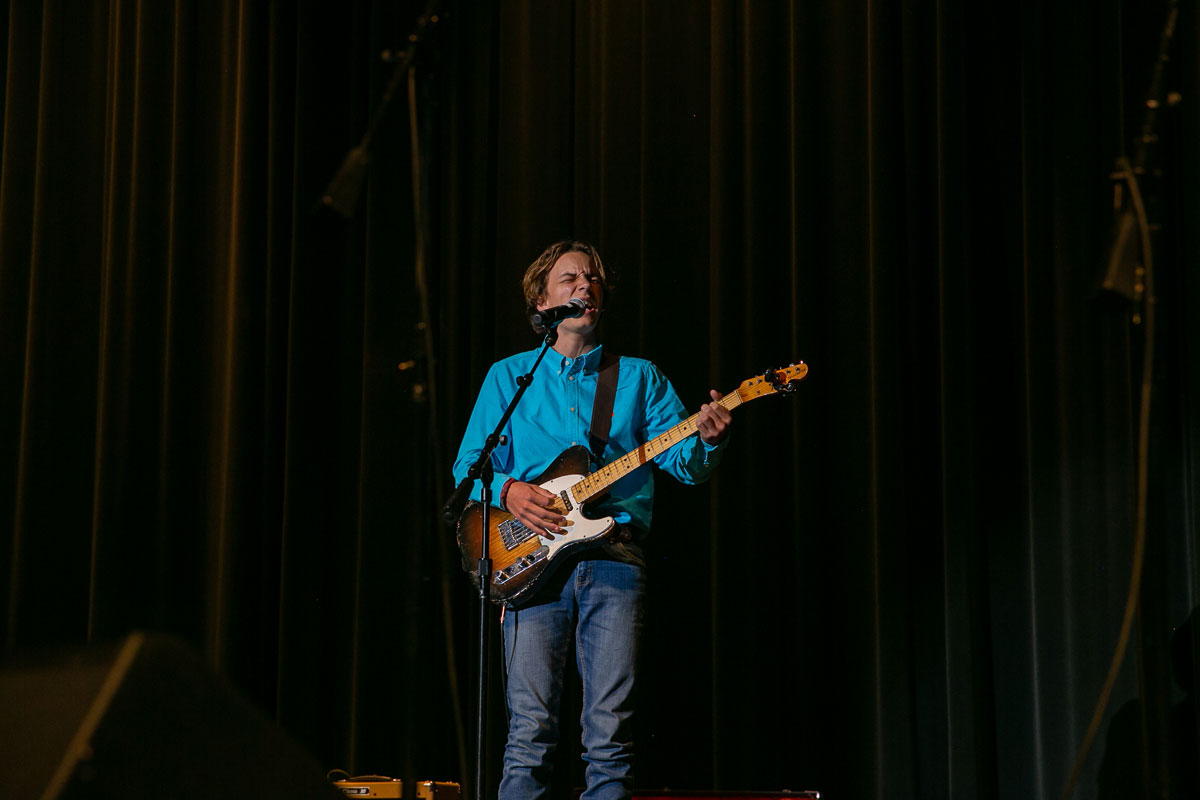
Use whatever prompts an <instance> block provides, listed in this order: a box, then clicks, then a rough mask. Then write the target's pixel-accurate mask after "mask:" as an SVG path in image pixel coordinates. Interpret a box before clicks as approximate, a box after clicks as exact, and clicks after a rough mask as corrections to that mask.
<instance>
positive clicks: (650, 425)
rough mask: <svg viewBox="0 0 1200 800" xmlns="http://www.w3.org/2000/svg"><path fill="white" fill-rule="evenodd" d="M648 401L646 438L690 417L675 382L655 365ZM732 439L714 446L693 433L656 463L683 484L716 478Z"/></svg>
mask: <svg viewBox="0 0 1200 800" xmlns="http://www.w3.org/2000/svg"><path fill="white" fill-rule="evenodd" d="M645 402H646V429H645V437H646V438H645V441H650V440H651V439H653V438H654V437H656V436H658V435H660V434H662V433H664V432H666V431H667V430H670V429H671V428H673V427H674V426H675V425H678V424H679V423H680V422H683V421H684V420H685V419H687V418H688V416H689V415H688V411H687V407H686V406H684V404H683V401H682V400H680V399H679V395H678V394H676V393H675V387H674V386H672V385H671V381H670V380H668V379H667V377H666V376H665V375H663V374H662V372H660V371H659V369H658V367H656V366H654V365H653V364H651V365H650V367H649V369H648V370H647V375H646V398H645ZM728 442H729V439H728V437H726V438H725V440H724V441H722V442H721V443H720V444H716V445H712V444H708V443H706V442H705V441H704V440H702V439H701V438H700V436H699V435H695V436H690V437H688V439H687V441H684V442H682V443H680V444H679V445H678V446H676V447H672V448H670V449H669V450H667V451H666V452H664V453H661V454H659V456H658V457H657V458H655V459H654V463H655V464H657V465H658V467H659V469H661V470H662V471H663V472H666V473H667V474H669V475H671V476H672V477H674V478H675V479H676V480H678V481H680V482H681V483H686V484H697V483H704V482H705V481H707V480H708V479H709V478H710V477H712V472H713V470H714V469H715V468H716V466H717V464H718V463H720V461H721V455H722V454H723V453H724V452H725V446H726V445H727V444H728Z"/></svg>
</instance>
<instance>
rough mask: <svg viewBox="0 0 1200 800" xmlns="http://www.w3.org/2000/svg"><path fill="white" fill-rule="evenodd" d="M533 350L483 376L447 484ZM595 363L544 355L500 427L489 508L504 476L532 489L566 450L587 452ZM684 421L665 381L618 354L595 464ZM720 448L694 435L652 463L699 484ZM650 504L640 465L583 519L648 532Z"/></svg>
mask: <svg viewBox="0 0 1200 800" xmlns="http://www.w3.org/2000/svg"><path fill="white" fill-rule="evenodd" d="M540 349H541V348H538V349H536V350H531V351H529V352H527V353H519V354H517V355H514V356H510V357H509V358H506V359H504V360H502V361H498V362H496V363H495V364H493V365H492V368H491V369H490V370H489V371H488V374H487V377H486V378H485V379H484V381H483V386H482V387H480V390H479V397H478V399H477V400H476V401H475V409H474V411H472V412H471V419H470V421H469V422H468V423H467V430H466V433H465V434H464V435H463V440H462V445H461V446H460V447H459V451H458V458H457V459H456V460H455V462H454V480H455V483H458V482H459V481H461V480H462V479H463V478H465V477H466V474H467V470H468V469H470V467H471V465H472V464H474V463H475V459H477V458H478V457H479V452H480V451H481V450H482V449H483V444H484V441H485V440H486V439H487V437H488V435H489V434H490V433H491V432H492V431H494V430H495V429H496V424H497V423H498V422H499V421H500V417H501V416H502V415H503V414H504V410H505V409H506V408H507V407H508V403H509V401H510V400H511V399H512V396H513V395H514V394H516V391H517V388H518V387H517V378H518V377H519V376H521V375H524V374H526V373H527V372H529V369H530V368H531V367H532V366H533V362H534V360H535V359H536V358H537V354H538V352H539V351H540ZM600 357H601V348H600V347H596V348H593V349H592V350H590V351H589V352H587V353H585V354H584V355H581V356H579V357H578V358H574V359H571V358H567V357H566V356H563V355H561V354H559V353H558V352H557V351H555V350H553V349H552V350H550V351H549V352H547V353H546V357H545V358H544V359H543V360H542V363H541V364H539V365H538V369H537V372H536V373H535V374H534V378H533V383H532V384H530V386H529V389H528V390H526V392H525V396H524V397H522V398H521V402H520V403H519V404H518V405H517V408H516V411H515V412H514V413H513V416H512V417H510V418H509V420H508V424H507V425H506V426H505V429H504V431H503V434H504V435H505V436H506V437H507V441H506V443H505V444H503V445H500V446H499V447H497V448H496V449H495V450H494V451H493V452H492V466H493V469H494V470H495V478H494V480H493V482H492V489H493V501H494V502H495V501H496V500H498V497H499V492H500V488H501V487H502V486H503V485H504V483H505V481H507V480H508V479H509V478H510V477H511V478H516V479H517V480H519V481H526V482H529V483H537V482H538V480H537V479H538V478H539V476H541V475H542V474H543V473H544V472H545V471H546V469H547V468H548V467H549V466H550V464H551V463H552V462H553V461H554V459H556V458H557V457H558V456H559V455H561V454H562V452H563V451H564V450H566V449H567V448H568V447H571V446H572V445H577V444H579V445H583V446H584V447H585V448H586V447H587V446H588V444H589V442H588V430H589V428H590V427H591V419H592V401H593V399H594V398H595V396H596V378H597V369H598V367H599V365H600ZM687 417H688V412H687V409H686V407H685V406H684V405H683V403H682V402H681V401H680V400H679V397H678V395H676V394H675V389H674V387H672V386H671V382H670V381H669V380H667V378H666V376H664V375H663V374H662V373H661V372H660V371H659V370H658V368H657V367H656V366H654V365H653V364H652V363H650V362H649V361H646V360H645V359H641V358H630V357H629V356H621V364H620V370H619V373H618V380H617V390H616V395H615V396H614V398H613V416H612V427H611V429H610V431H609V438H608V447H607V448H606V449H605V451H604V459H603V464H607V463H609V462H610V461H613V460H614V459H617V458H620V457H621V456H622V455H624V454H625V453H628V452H629V451H630V450H633V449H634V448H636V447H638V446H639V445H641V444H644V443H645V442H648V441H650V440H651V439H653V438H654V437H656V436H658V435H659V434H661V433H663V432H664V431H666V430H668V429H670V428H672V427H674V426H675V425H677V424H678V423H680V422H682V421H683V420H685V419H686V418H687ZM723 446H724V445H723V444H721V445H709V444H706V443H705V442H703V441H702V440H701V439H700V437H699V436H691V437H689V438H688V439H686V440H684V441H683V442H682V443H681V444H678V445H676V446H675V447H673V448H671V449H669V450H667V451H666V452H664V453H661V454H660V455H659V456H658V457H657V458H655V459H654V464H655V465H657V466H658V468H659V469H661V470H663V471H664V472H667V473H669V474H671V475H673V476H674V477H675V478H677V479H679V480H680V481H682V482H683V483H689V484H692V483H700V482H703V481H706V480H708V478H709V476H710V474H711V473H712V470H713V468H714V467H715V466H716V465H717V461H718V460H719V458H720V454H721V452H722V448H723ZM595 468H596V465H595V464H593V469H595ZM480 492H481V487H480V486H478V485H477V486H476V487H475V489H474V491H473V496H474V497H475V498H476V499H479V497H480ZM653 501H654V475H653V470H652V469H650V468H649V465H643V466H642V467H641V468H639V469H635V470H634V471H633V472H631V473H629V474H628V475H626V476H625V477H623V478H621V480H619V481H617V482H616V483H614V484H613V485H612V487H611V489H610V490H609V495H608V497H606V498H604V499H603V500H602V501H600V502H598V503H597V505H596V506H595V507H594V508H591V509H589V511H590V515H591V516H599V515H604V516H608V515H611V516H613V517H614V518H615V519H616V521H617V522H619V523H622V524H629V525H632V526H634V527H636V528H639V529H641V530H642V531H649V530H650V519H651V509H652V506H653Z"/></svg>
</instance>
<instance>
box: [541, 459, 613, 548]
mask: <svg viewBox="0 0 1200 800" xmlns="http://www.w3.org/2000/svg"><path fill="white" fill-rule="evenodd" d="M583 477H584V476H583V475H560V476H559V477H557V478H555V479H554V480H550V481H546V482H545V483H543V484H542V488H543V489H545V490H546V491H547V492H550V493H551V494H554V495H560V496H561V495H562V494H563V493H564V492H565V493H566V495H567V500H568V503H567V505H568V507H569V508H570V509H571V510H570V511H568V512H567V513H566V514H565V515H564V516H565V517H566V518H567V524H566V525H563V526H562V527H564V528H566V533H550V532H549V531H546V532H545V533H539V534H538V539H540V540H541V542H542V545H543V546H545V547H546V548H547V550H548V552H547V553H546V557H547V558H550V559H552V558H554V556H555V555H556V554H557V553H558V551H559V550H561V549H562V548H564V547H566V546H568V545H572V544H579V543H580V542H587V541H590V540H592V539H595V538H597V537H600V536H603V535H604V534H606V533H608V532H609V531H610V530H612V528H613V526H614V525H615V524H616V523H615V522H614V521H613V518H612V517H600V518H599V519H588V518H587V517H585V516H584V515H583V510H582V508H581V504H580V503H579V501H578V500H576V499H575V495H573V494H572V493H571V487H572V486H574V485H575V484H577V483H579V482H580V481H581V480H583Z"/></svg>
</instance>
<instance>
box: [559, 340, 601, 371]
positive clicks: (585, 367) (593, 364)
mask: <svg viewBox="0 0 1200 800" xmlns="http://www.w3.org/2000/svg"><path fill="white" fill-rule="evenodd" d="M603 348H604V345H599V344H598V345H596V346H595V347H593V348H592V349H591V350H589V351H587V352H586V353H584V354H583V355H581V356H579V357H578V358H567V357H566V356H563V355H560V356H559V357H558V363H559V369H560V370H562V372H563V373H566V374H574V373H576V372H584V373H594V372H596V371H597V370H598V369H599V367H600V358H601V356H602V354H601V350H602V349H603Z"/></svg>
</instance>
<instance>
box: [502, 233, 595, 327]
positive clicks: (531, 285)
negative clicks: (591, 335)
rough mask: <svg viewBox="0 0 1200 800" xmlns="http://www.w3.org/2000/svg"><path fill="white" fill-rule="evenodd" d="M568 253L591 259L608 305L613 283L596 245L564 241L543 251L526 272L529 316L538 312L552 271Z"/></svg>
mask: <svg viewBox="0 0 1200 800" xmlns="http://www.w3.org/2000/svg"><path fill="white" fill-rule="evenodd" d="M567 253H584V254H586V255H587V257H588V258H589V259H591V261H592V266H593V267H594V268H595V270H596V273H597V274H598V275H599V276H600V285H601V286H602V287H603V288H604V303H605V305H608V294H609V292H611V291H612V282H611V281H610V280H609V277H608V272H606V271H605V269H604V262H603V261H601V260H600V251H599V250H597V249H596V247H595V245H592V244H589V243H587V242H581V241H578V240H575V239H564V240H562V241H561V242H555V243H554V244H552V245H550V246H549V247H547V248H546V249H545V250H543V251H542V254H541V255H540V256H538V257H537V259H535V260H534V262H533V263H532V264H530V265H529V268H528V269H526V270H525V278H524V279H523V280H522V281H521V287H522V288H523V289H524V290H525V311H526V313H527V314H533V313H535V312H536V311H537V310H538V303H540V302H542V300H543V299H545V297H546V278H547V277H549V275H550V270H551V269H553V268H554V264H555V262H557V261H558V260H559V259H560V258H562V257H563V256H564V255H566V254H567ZM535 329H536V326H535Z"/></svg>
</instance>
